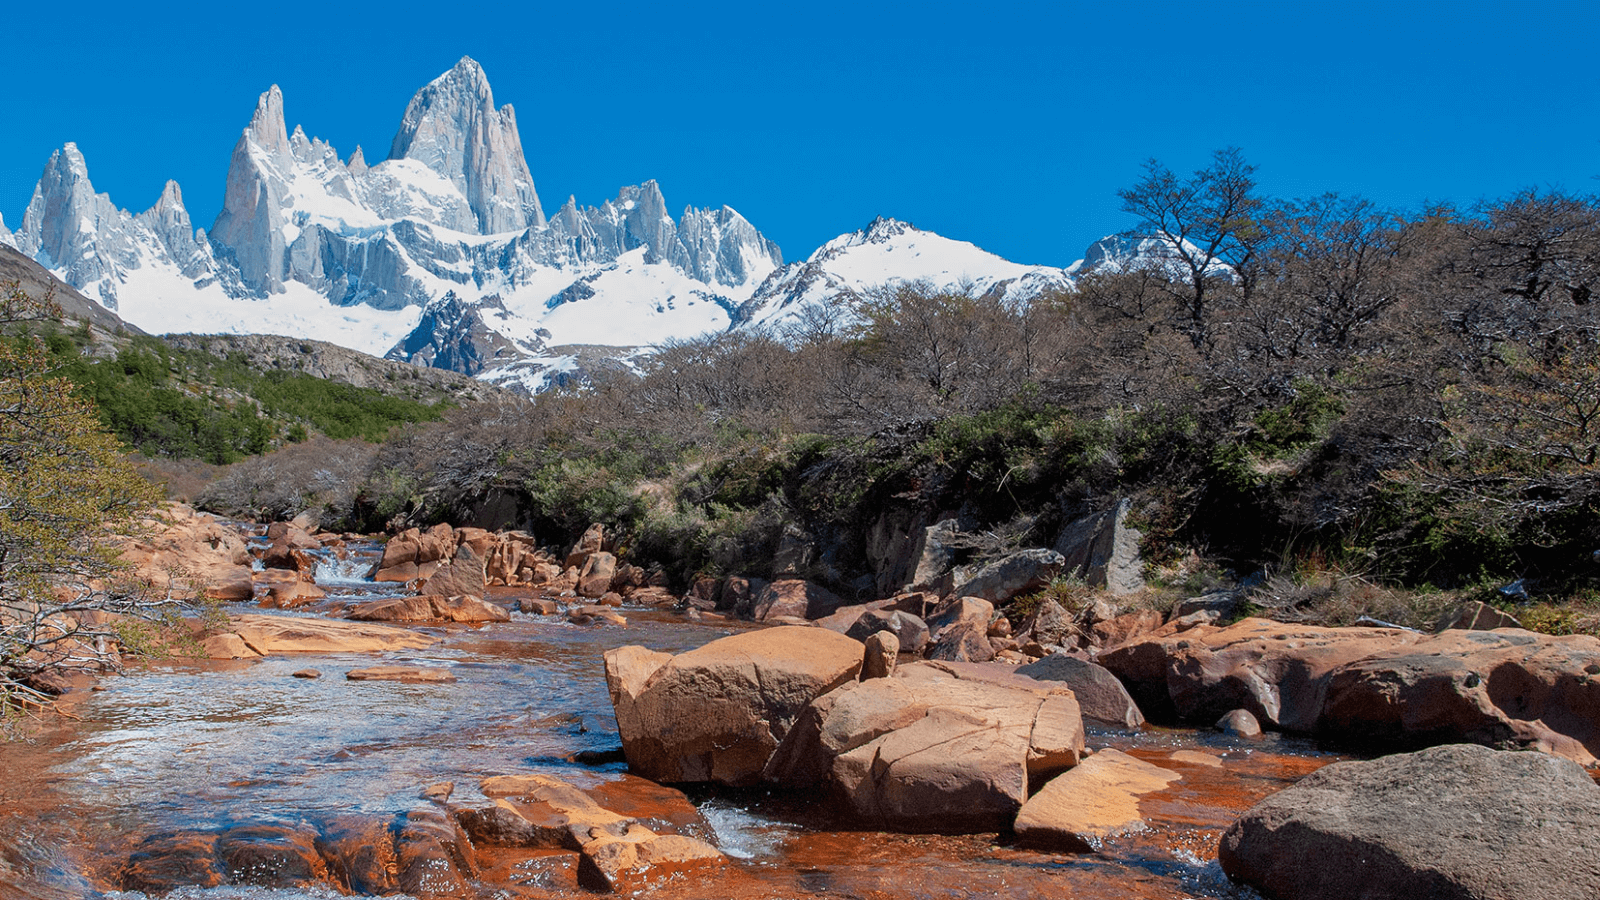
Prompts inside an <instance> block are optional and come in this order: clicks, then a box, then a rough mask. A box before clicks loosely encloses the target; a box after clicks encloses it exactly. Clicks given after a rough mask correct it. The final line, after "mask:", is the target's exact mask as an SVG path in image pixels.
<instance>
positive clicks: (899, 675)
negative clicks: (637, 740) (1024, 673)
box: [766, 663, 1083, 832]
mask: <svg viewBox="0 0 1600 900" xmlns="http://www.w3.org/2000/svg"><path fill="white" fill-rule="evenodd" d="M1082 752H1083V720H1082V717H1081V716H1080V715H1079V712H1078V705H1077V701H1076V700H1075V699H1074V698H1073V696H1072V692H1071V691H1070V690H1067V689H1065V688H1060V687H1050V686H1045V685H1042V684H1040V683H1038V682H1036V681H1033V680H1032V679H1028V678H1022V677H1018V676H1015V675H1012V674H1010V673H1007V672H1001V671H996V670H994V669H991V668H989V667H986V666H980V665H973V664H960V663H912V664H910V665H906V666H901V667H899V668H898V669H896V670H895V672H894V674H893V675H892V676H889V677H884V678H874V679H870V680H867V681H862V682H852V683H849V684H846V685H844V686H842V687H840V688H838V689H837V690H834V691H832V692H830V693H828V694H825V695H823V696H821V697H819V698H818V699H817V700H815V701H814V702H812V703H811V705H810V706H809V708H807V710H806V712H805V715H804V716H803V717H802V718H801V720H800V722H799V723H798V724H796V726H795V727H794V728H793V729H792V730H791V731H790V732H789V735H788V737H787V738H786V739H785V741H784V744H783V747H782V748H780V750H779V751H778V753H776V754H775V755H774V756H773V758H772V761H771V763H770V764H769V765H768V767H767V772H766V777H767V778H768V780H770V781H773V782H776V783H778V784H782V785H786V786H790V787H807V786H813V785H822V786H824V787H825V789H827V790H830V791H831V792H832V793H834V794H835V795H836V796H837V797H838V798H840V800H841V802H842V804H843V805H845V806H846V807H847V808H849V809H851V810H852V811H853V812H854V813H855V815H856V817H857V818H858V819H860V820H862V821H864V822H867V823H871V824H873V825H877V826H880V827H889V828H896V829H902V830H907V831H918V832H944V831H957V832H960V831H983V830H995V829H999V828H1004V827H1005V826H1006V825H1008V824H1009V823H1010V822H1011V820H1012V818H1013V817H1014V816H1015V815H1016V813H1017V810H1019V809H1020V808H1021V807H1022V804H1023V802H1024V801H1026V800H1027V797H1028V784H1029V779H1030V777H1042V776H1044V775H1047V774H1050V773H1054V772H1059V771H1061V770H1063V769H1066V768H1069V767H1071V766H1073V765H1075V764H1077V762H1078V760H1079V758H1080V757H1081V755H1082Z"/></svg>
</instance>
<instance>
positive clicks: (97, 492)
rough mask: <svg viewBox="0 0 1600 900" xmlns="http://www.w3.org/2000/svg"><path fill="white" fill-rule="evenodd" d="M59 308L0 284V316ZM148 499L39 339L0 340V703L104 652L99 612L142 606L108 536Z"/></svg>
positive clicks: (105, 634)
mask: <svg viewBox="0 0 1600 900" xmlns="http://www.w3.org/2000/svg"><path fill="white" fill-rule="evenodd" d="M59 315H60V312H59V310H58V309H56V308H55V307H54V305H53V304H51V303H50V301H49V298H45V299H44V300H42V301H41V300H37V299H35V298H33V297H30V296H29V295H28V294H26V293H25V292H24V291H22V290H21V289H20V288H19V287H17V286H16V285H11V286H9V287H6V288H4V295H3V299H0V323H5V324H10V325H15V324H18V323H24V322H36V321H39V320H42V319H47V318H52V317H56V316H59ZM154 500H155V491H154V489H153V488H152V486H151V485H150V484H149V483H148V482H146V481H144V480H143V479H141V478H140V477H139V476H138V475H137V473H136V472H135V471H134V470H133V467H132V466H131V464H130V463H129V462H128V461H127V460H126V459H125V458H124V457H123V456H122V454H121V453H120V450H119V447H118V445H117V441H116V438H115V437H113V436H112V435H110V434H108V433H107V432H106V431H105V429H104V428H103V427H102V426H101V425H100V422H99V421H98V419H97V418H96V416H95V410H94V407H93V406H92V405H91V404H90V403H89V402H88V401H86V400H84V399H83V398H81V397H80V396H78V394H77V392H76V391H75V389H74V385H73V383H72V382H71V381H69V380H68V379H67V378H65V377H63V376H62V375H61V374H60V373H59V372H58V371H56V370H55V369H53V368H52V365H51V357H50V354H49V351H48V349H47V348H46V346H45V344H44V342H43V341H42V340H39V339H36V338H21V339H16V340H11V341H7V342H3V343H0V712H4V713H8V714H9V713H12V712H14V711H15V710H16V708H17V704H21V703H26V702H27V701H28V700H29V698H35V699H36V698H38V697H39V696H40V695H39V693H38V692H37V691H36V690H34V689H32V688H30V687H29V686H28V683H29V682H30V681H31V680H32V679H35V678H37V677H38V676H40V675H41V674H42V673H46V672H49V671H51V670H53V669H56V668H59V667H62V666H68V665H88V664H92V663H98V662H106V661H108V660H109V659H110V652H111V645H110V644H109V643H108V642H110V641H112V640H114V639H115V637H116V634H115V631H114V629H113V628H110V627H108V626H107V624H106V623H107V621H108V619H107V615H106V614H130V613H146V612H149V611H150V609H151V607H150V605H149V604H148V603H147V602H146V601H145V599H144V598H142V597H140V596H139V595H138V594H137V593H136V592H133V591H130V590H128V589H127V588H124V587H122V586H120V585H119V579H118V576H119V575H120V574H121V572H122V567H121V566H120V565H119V563H118V561H117V558H116V556H115V551H114V550H112V549H111V547H110V546H109V545H108V543H107V542H106V540H105V537H106V536H107V535H108V534H110V533H111V532H114V531H124V532H126V531H130V530H132V529H133V528H134V527H135V526H136V523H137V522H138V520H139V518H140V516H141V514H142V513H143V512H144V511H145V510H146V509H147V508H148V507H149V506H150V504H151V503H153V502H154Z"/></svg>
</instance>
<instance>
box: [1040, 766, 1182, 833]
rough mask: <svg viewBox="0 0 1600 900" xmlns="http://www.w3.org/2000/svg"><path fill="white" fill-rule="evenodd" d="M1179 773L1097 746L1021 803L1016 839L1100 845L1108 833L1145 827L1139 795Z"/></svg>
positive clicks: (1170, 779)
mask: <svg viewBox="0 0 1600 900" xmlns="http://www.w3.org/2000/svg"><path fill="white" fill-rule="evenodd" d="M1181 777H1182V776H1180V775H1178V774H1177V773H1176V772H1172V771H1169V770H1167V769H1163V768H1161V767H1160V766H1155V765H1151V764H1150V763H1147V762H1144V761H1143V760H1139V759H1135V758H1134V757H1132V756H1129V755H1128V754H1126V753H1123V752H1122V751H1120V750H1113V749H1110V748H1107V749H1105V750H1101V751H1099V752H1097V753H1095V754H1094V755H1093V756H1091V757H1089V758H1088V759H1086V760H1084V761H1083V762H1082V763H1080V764H1079V765H1078V766H1077V767H1076V768H1073V769H1070V770H1068V771H1066V772H1063V773H1062V774H1060V775H1057V776H1056V777H1055V778H1052V779H1051V780H1050V782H1049V783H1048V784H1046V785H1045V786H1044V787H1043V788H1041V789H1040V790H1039V792H1038V793H1037V794H1034V795H1033V796H1032V797H1030V798H1029V799H1028V802H1027V803H1025V804H1023V806H1022V810H1021V811H1020V812H1018V813H1017V819H1016V823H1015V826H1014V827H1015V830H1016V833H1017V839H1018V841H1019V842H1021V843H1023V844H1025V845H1027V846H1030V847H1040V848H1043V849H1047V850H1068V851H1089V850H1098V849H1099V848H1100V845H1101V844H1102V843H1103V842H1105V841H1106V840H1108V839H1110V838H1114V837H1117V836H1120V835H1124V834H1129V833H1131V832H1135V831H1142V830H1144V828H1145V827H1146V826H1145V824H1144V817H1143V815H1142V814H1141V813H1140V812H1139V798H1140V797H1141V796H1143V795H1145V794H1151V793H1154V792H1156V791H1159V790H1162V789H1163V788H1165V787H1166V786H1167V785H1169V784H1171V783H1172V782H1174V781H1177V780H1179V779H1180V778H1181Z"/></svg>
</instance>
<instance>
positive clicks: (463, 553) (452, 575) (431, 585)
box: [421, 544, 489, 597]
mask: <svg viewBox="0 0 1600 900" xmlns="http://www.w3.org/2000/svg"><path fill="white" fill-rule="evenodd" d="M488 584H489V581H488V578H487V577H486V576H485V574H484V565H483V557H482V556H480V555H479V554H478V553H477V552H476V551H475V550H473V549H472V545H471V544H462V545H461V546H460V547H458V548H457V549H456V552H455V555H454V556H453V557H452V558H451V559H450V561H449V562H448V563H447V564H445V565H443V566H441V567H439V570H438V571H436V572H434V573H433V574H432V575H431V576H429V577H428V578H426V579H425V580H424V581H423V582H422V585H421V589H422V593H424V594H431V595H433V596H436V597H459V596H462V595H470V596H473V597H482V596H483V595H484V594H485V593H486V591H487V587H488Z"/></svg>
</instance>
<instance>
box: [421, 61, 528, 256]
mask: <svg viewBox="0 0 1600 900" xmlns="http://www.w3.org/2000/svg"><path fill="white" fill-rule="evenodd" d="M389 158H390V159H413V160H416V161H418V162H420V163H422V164H423V165H425V166H427V167H428V168H430V169H432V170H433V171H435V172H438V173H439V174H440V175H443V176H444V177H446V178H448V179H450V183H451V184H454V185H455V186H456V188H457V189H458V190H460V191H461V193H462V194H463V195H464V196H465V197H466V198H467V205H468V207H469V208H470V209H471V210H472V213H473V216H474V217H475V218H476V219H477V228H476V229H474V230H476V231H477V232H478V233H480V234H500V233H502V232H508V231H521V230H523V229H525V228H528V227H534V228H538V227H542V226H543V225H544V210H543V209H541V208H540V206H539V195H538V194H536V193H534V189H533V175H532V174H530V173H529V172H528V161H527V159H526V158H525V157H524V156H523V153H522V137H521V136H520V135H519V134H518V133H517V115H516V112H515V111H514V110H512V108H511V105H510V104H506V105H505V106H503V107H501V108H500V109H498V110H497V109H495V107H494V91H492V90H491V89H490V88H489V79H488V77H487V76H485V75H484V74H483V68H482V67H481V66H479V65H478V63H477V61H476V60H474V59H473V58H472V57H470V56H463V57H461V61H460V62H458V63H456V66H455V68H453V69H451V70H450V71H448V72H446V73H444V74H443V75H440V76H439V77H438V78H436V79H434V80H433V81H432V82H430V83H429V84H428V86H427V87H425V88H423V89H422V90H420V91H417V94H416V96H415V97H412V98H411V103H410V104H409V105H407V106H406V113H405V116H404V117H403V118H402V119H401V120H400V130H399V132H397V133H396V134H395V136H394V144H393V146H391V147H390V149H389Z"/></svg>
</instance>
